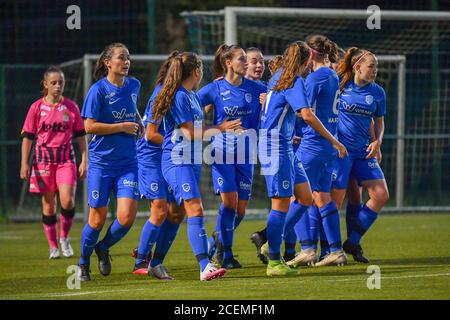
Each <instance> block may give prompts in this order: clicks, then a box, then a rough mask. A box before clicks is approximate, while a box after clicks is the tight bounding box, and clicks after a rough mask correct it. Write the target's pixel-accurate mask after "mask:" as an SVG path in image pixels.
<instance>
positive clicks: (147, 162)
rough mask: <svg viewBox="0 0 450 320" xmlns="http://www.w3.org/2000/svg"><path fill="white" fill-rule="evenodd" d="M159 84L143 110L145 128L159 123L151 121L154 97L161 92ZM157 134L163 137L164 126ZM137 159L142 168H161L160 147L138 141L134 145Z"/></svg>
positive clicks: (142, 139) (141, 140)
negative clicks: (150, 124)
mask: <svg viewBox="0 0 450 320" xmlns="http://www.w3.org/2000/svg"><path fill="white" fill-rule="evenodd" d="M161 87H162V86H161V84H158V85H157V86H156V88H155V90H153V93H152V95H151V97H150V98H149V99H148V102H147V108H146V109H145V114H144V117H143V118H142V120H143V122H144V127H145V128H147V124H149V123H153V124H156V125H159V124H160V121H156V120H154V119H152V106H153V101H154V100H155V97H156V95H157V94H158V93H159V91H160V90H161ZM158 132H159V133H160V134H161V135H162V136H163V137H164V134H165V132H164V126H163V125H162V124H161V125H160V126H159V128H158ZM136 149H137V157H138V161H139V163H140V165H143V166H147V167H148V166H151V167H154V166H161V154H162V145H159V144H154V143H153V142H151V141H147V140H146V139H145V138H144V137H143V138H141V139H139V140H138V141H137V143H136Z"/></svg>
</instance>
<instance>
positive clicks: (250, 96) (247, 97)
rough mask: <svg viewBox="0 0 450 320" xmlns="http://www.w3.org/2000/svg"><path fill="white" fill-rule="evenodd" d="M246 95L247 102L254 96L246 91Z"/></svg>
mask: <svg viewBox="0 0 450 320" xmlns="http://www.w3.org/2000/svg"><path fill="white" fill-rule="evenodd" d="M244 96H245V101H247V103H251V102H252V99H253V97H252V95H251V94H250V93H246V94H245V95H244Z"/></svg>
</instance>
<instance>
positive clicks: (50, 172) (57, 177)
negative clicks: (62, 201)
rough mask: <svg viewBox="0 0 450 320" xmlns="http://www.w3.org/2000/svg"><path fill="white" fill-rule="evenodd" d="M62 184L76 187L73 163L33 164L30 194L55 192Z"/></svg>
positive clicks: (75, 173)
mask: <svg viewBox="0 0 450 320" xmlns="http://www.w3.org/2000/svg"><path fill="white" fill-rule="evenodd" d="M62 184H69V185H73V186H76V185H77V166H76V165H75V163H73V162H64V163H52V164H42V163H40V164H33V166H32V168H31V178H30V192H33V193H44V192H57V191H58V186H60V185H62Z"/></svg>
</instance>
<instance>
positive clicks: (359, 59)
mask: <svg viewBox="0 0 450 320" xmlns="http://www.w3.org/2000/svg"><path fill="white" fill-rule="evenodd" d="M368 53H370V51H366V52H364V53H363V54H362V55H361V56H360V57H359V58H358V60H356V62H355V63H354V64H353V68H354V67H355V66H356V65H357V64H358V63H359V62H360V61H361V60H362V58H363V57H364V56H365V55H366V54H368Z"/></svg>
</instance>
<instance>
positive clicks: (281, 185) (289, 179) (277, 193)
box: [264, 152, 295, 198]
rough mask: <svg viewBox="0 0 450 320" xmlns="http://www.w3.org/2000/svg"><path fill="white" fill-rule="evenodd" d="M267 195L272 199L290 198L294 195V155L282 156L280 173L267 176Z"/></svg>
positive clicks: (289, 153) (286, 154)
mask: <svg viewBox="0 0 450 320" xmlns="http://www.w3.org/2000/svg"><path fill="white" fill-rule="evenodd" d="M264 178H265V179H266V186H267V194H268V196H269V197H270V198H274V197H279V198H290V197H291V196H292V195H293V194H294V180H295V169H294V153H293V152H288V153H285V154H283V155H280V158H279V167H278V171H277V172H276V173H275V174H273V175H265V176H264Z"/></svg>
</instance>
